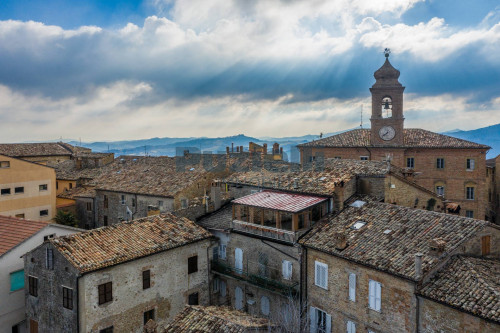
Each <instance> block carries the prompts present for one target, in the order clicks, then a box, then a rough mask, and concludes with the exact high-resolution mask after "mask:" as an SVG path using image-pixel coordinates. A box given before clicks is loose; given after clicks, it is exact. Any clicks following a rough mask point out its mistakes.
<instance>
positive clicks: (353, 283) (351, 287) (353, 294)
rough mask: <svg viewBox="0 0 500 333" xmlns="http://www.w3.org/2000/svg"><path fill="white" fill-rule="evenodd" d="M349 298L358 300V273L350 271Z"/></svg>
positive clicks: (354, 300)
mask: <svg viewBox="0 0 500 333" xmlns="http://www.w3.org/2000/svg"><path fill="white" fill-rule="evenodd" d="M349 300H350V301H353V302H356V274H354V273H349Z"/></svg>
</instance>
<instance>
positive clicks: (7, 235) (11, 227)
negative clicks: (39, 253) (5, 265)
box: [0, 215, 50, 256]
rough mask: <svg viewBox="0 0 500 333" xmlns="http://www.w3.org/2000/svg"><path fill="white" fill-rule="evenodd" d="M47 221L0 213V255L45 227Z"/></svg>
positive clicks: (47, 223)
mask: <svg viewBox="0 0 500 333" xmlns="http://www.w3.org/2000/svg"><path fill="white" fill-rule="evenodd" d="M49 223H50V222H41V221H31V220H25V219H19V218H16V217H8V216H1V215H0V256H2V255H3V254H4V253H6V252H7V251H9V250H10V249H12V248H13V247H15V246H16V245H18V244H19V243H21V242H23V241H24V240H25V239H27V238H30V237H31V236H33V235H34V234H36V233H37V232H38V231H40V230H41V229H43V228H45V227H46V226H47V225H49Z"/></svg>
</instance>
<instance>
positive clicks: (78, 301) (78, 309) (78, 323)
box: [76, 276, 80, 333]
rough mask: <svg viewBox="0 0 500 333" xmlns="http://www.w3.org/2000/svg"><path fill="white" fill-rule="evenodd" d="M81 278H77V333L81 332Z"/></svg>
mask: <svg viewBox="0 0 500 333" xmlns="http://www.w3.org/2000/svg"><path fill="white" fill-rule="evenodd" d="M79 281H80V277H79V276H77V277H76V304H77V305H76V332H77V333H78V332H80V307H79V305H80V293H79V283H78V282H79Z"/></svg>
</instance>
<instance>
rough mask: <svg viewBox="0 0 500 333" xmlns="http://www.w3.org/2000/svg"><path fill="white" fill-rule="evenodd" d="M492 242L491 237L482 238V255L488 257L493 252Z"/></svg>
mask: <svg viewBox="0 0 500 333" xmlns="http://www.w3.org/2000/svg"><path fill="white" fill-rule="evenodd" d="M490 241H491V236H483V237H481V254H482V255H483V256H486V255H488V254H490V252H491V248H490Z"/></svg>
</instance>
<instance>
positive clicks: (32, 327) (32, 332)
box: [30, 319, 38, 333]
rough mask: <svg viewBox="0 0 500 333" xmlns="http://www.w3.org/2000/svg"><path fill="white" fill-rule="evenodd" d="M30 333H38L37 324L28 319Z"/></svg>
mask: <svg viewBox="0 0 500 333" xmlns="http://www.w3.org/2000/svg"><path fill="white" fill-rule="evenodd" d="M30 333H38V322H37V321H34V320H33V319H30Z"/></svg>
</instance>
